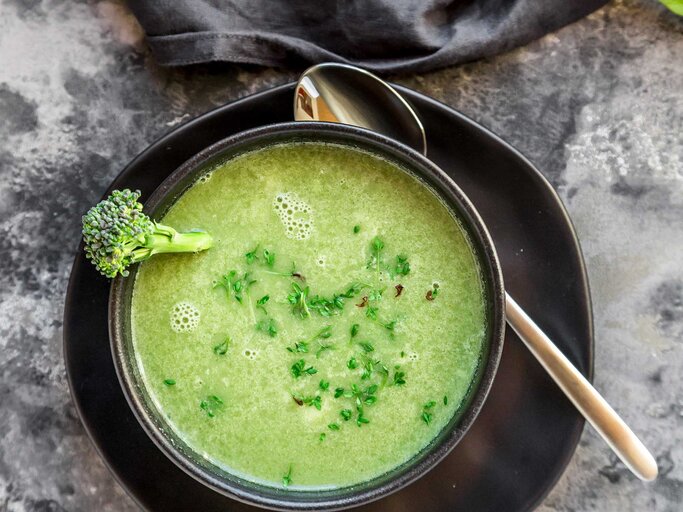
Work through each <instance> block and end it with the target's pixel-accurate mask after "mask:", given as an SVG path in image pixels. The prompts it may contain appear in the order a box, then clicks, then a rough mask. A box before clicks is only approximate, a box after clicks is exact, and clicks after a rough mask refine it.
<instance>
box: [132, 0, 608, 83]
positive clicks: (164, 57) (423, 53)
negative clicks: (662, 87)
mask: <svg viewBox="0 0 683 512" xmlns="http://www.w3.org/2000/svg"><path fill="white" fill-rule="evenodd" d="M605 3H607V2H606V0H578V1H575V0H479V1H477V0H459V1H458V0H451V1H449V0H317V1H311V0H130V1H129V5H130V7H131V9H132V10H133V12H134V13H135V15H136V16H137V18H138V20H139V21H140V23H141V24H142V26H143V28H144V29H145V31H146V33H147V41H148V42H149V45H150V47H151V49H152V52H153V53H154V55H155V57H156V59H157V60H158V61H159V62H160V63H161V64H163V65H168V66H179V65H186V64H196V63H202V62H212V61H224V62H240V63H251V64H260V65H265V66H278V67H283V66H289V67H298V68H300V67H303V66H306V65H309V64H313V63H317V62H322V61H337V62H347V63H352V64H357V65H360V66H363V67H365V68H368V69H371V70H374V71H377V72H392V73H397V72H414V71H427V70H430V69H435V68H439V67H443V66H448V65H451V64H456V63H459V62H466V61H471V60H475V59H478V58H481V57H487V56H490V55H494V54H497V53H501V52H504V51H506V50H510V49H511V48H514V47H516V46H520V45H523V44H526V43H528V42H529V41H532V40H534V39H536V38H538V37H540V36H542V35H544V34H546V33H548V32H551V31H553V30H556V29H558V28H559V27H562V26H563V25H566V24H568V23H571V22H573V21H575V20H577V19H579V18H581V17H582V16H585V15H586V14H588V13H590V12H592V11H594V10H595V9H597V8H598V7H600V6H602V5H603V4H605Z"/></svg>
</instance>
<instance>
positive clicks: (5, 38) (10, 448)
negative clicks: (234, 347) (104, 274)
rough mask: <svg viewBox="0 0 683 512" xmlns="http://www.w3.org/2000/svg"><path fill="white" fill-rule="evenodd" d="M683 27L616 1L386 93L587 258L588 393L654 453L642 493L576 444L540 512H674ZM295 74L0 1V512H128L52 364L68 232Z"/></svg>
mask: <svg viewBox="0 0 683 512" xmlns="http://www.w3.org/2000/svg"><path fill="white" fill-rule="evenodd" d="M682 32H683V19H681V18H677V17H675V16H674V15H672V14H671V13H669V12H667V11H666V10H665V9H664V8H662V7H661V6H660V5H659V4H658V3H657V2H655V1H653V0H648V1H640V2H616V3H613V4H610V5H608V6H607V7H605V8H603V9H602V10H600V11H598V12H596V13H595V14H593V15H591V16H590V17H588V18H586V19H584V20H581V21H579V22H577V23H575V24H573V25H571V26H569V27H566V28H564V29H562V30H560V31H559V32H557V33H554V34H551V35H548V36H547V37H545V38H543V39H542V40H540V41H537V42H535V43H533V44H531V45H529V46H527V47H525V48H522V49H519V50H516V51H513V52H511V53H507V54H505V55H501V56H499V57H496V58H492V59H489V60H486V61H481V62H476V63H472V64H467V65H463V66H459V67H456V68H450V69H445V70H441V71H437V72H434V73H430V74H425V75H421V76H408V77H398V78H396V80H397V81H399V82H400V83H403V84H405V85H408V86H410V87H413V88H415V89H417V90H420V91H422V92H424V93H427V94H430V95H432V96H434V97H436V98H437V99H439V100H442V101H444V102H446V103H448V104H449V105H452V106H454V107H455V108H457V109H459V110H461V111H462V112H464V113H465V114H466V115H468V116H470V117H472V118H473V119H475V120H477V121H479V122H480V123H482V124H484V125H485V126H487V127H489V128H491V129H492V130H493V131H495V132H496V133H498V134H499V135H501V136H502V137H503V138H505V139H507V140H508V141H509V142H511V143H512V144H513V145H515V146H516V147H517V148H519V149H520V150H521V151H522V152H523V153H525V154H526V155H527V156H528V157H529V158H530V159H531V160H532V161H533V162H534V163H535V164H536V165H537V166H538V167H539V168H540V169H541V171H542V172H543V173H544V174H545V175H546V176H547V177H548V179H549V180H550V181H551V182H552V183H553V185H554V186H555V187H556V188H557V189H558V190H559V191H560V193H561V196H562V198H563V200H564V201H565V204H566V205H567V208H568V209H569V212H570V214H571V216H572V218H573V221H574V223H575V225H576V229H577V231H578V234H579V237H580V239H581V241H582V245H583V251H584V254H585V257H586V263H587V267H588V273H589V277H590V282H591V286H592V294H593V304H594V310H595V333H596V340H597V343H596V354H595V358H596V359H595V383H596V386H597V387H598V389H599V390H600V391H602V392H603V393H604V394H605V396H606V398H607V399H608V401H610V402H611V403H612V404H613V405H614V406H615V408H616V409H617V410H619V411H621V412H622V414H623V416H624V417H625V419H626V420H627V422H628V423H629V424H631V425H632V426H633V428H634V429H635V430H636V432H638V433H639V434H640V435H641V436H642V438H643V440H644V441H645V443H646V445H647V446H648V447H650V448H651V449H652V450H653V452H654V453H655V454H656V456H657V459H658V461H659V464H660V469H661V473H660V475H661V476H660V477H659V479H658V480H657V481H655V482H654V483H651V484H644V483H641V482H639V481H638V480H637V479H635V478H634V477H633V476H631V475H630V474H629V472H628V471H627V470H626V469H625V468H624V466H623V465H622V464H621V463H620V462H618V461H617V460H616V458H615V457H614V456H613V455H611V453H610V451H609V449H608V448H607V447H606V446H605V444H604V443H603V442H602V441H601V440H600V439H599V438H598V437H597V435H596V434H595V433H594V432H593V431H592V430H591V429H590V428H587V429H586V430H585V432H584V434H583V437H582V440H581V443H580V445H579V447H578V450H577V452H576V455H575V456H574V458H573V460H572V462H571V464H570V465H569V468H568V470H567V472H566V473H565V475H564V476H563V477H562V478H561V480H560V481H559V483H558V484H557V486H556V487H555V489H554V490H553V491H552V492H551V493H550V495H549V496H548V497H547V499H546V500H545V502H544V503H543V504H542V505H541V506H540V508H539V510H540V511H542V512H551V511H555V512H569V511H572V512H583V511H616V510H639V511H640V510H649V511H655V512H664V511H671V512H673V511H678V510H680V507H681V503H682V502H683V388H682V385H681V372H682V371H683V353H682V350H683V264H682V263H681V261H682V255H683V137H681V133H680V130H681V124H682V123H681V121H682V120H683V61H681V55H683V38H681V33H682ZM294 76H295V71H293V70H290V71H281V70H280V71H276V70H269V69H259V68H254V67H239V66H232V65H218V66H211V67H208V66H199V67H194V68H192V69H185V70H169V69H162V68H160V67H158V66H157V65H155V63H154V61H153V60H152V58H151V56H150V55H149V53H148V51H147V50H146V48H145V45H144V42H143V38H142V34H141V31H140V29H139V27H138V25H137V23H136V22H135V20H134V18H133V17H132V16H131V15H130V13H129V12H128V10H127V9H126V7H125V6H124V5H123V3H122V2H120V1H118V0H117V1H100V2H96V1H90V2H78V1H74V0H0V141H2V142H0V255H1V256H2V257H0V270H1V271H0V511H1V512H9V511H12V512H19V511H64V510H68V511H91V510H101V511H129V510H135V508H136V507H135V505H134V503H133V502H132V500H131V499H130V498H128V497H127V495H126V494H125V492H124V491H123V490H122V489H121V488H120V487H119V486H118V484H117V483H116V482H115V481H114V479H113V478H112V477H111V475H110V474H109V473H108V471H107V470H106V468H105V467H104V465H103V463H102V462H101V461H100V459H99V458H98V456H97V454H96V453H95V450H94V449H93V447H92V445H91V444H90V442H89V440H88V438H87V437H86V435H85V432H84V430H83V428H82V427H81V425H80V423H79V421H78V419H77V417H76V413H75V410H74V407H73V405H72V404H71V401H70V397H69V393H68V389H67V384H66V378H65V373H64V364H63V361H62V352H61V327H62V322H61V318H62V310H63V303H64V295H65V291H66V282H67V278H68V274H69V270H70V266H71V262H72V260H73V256H74V251H75V248H76V246H77V243H78V239H79V220H80V215H82V213H83V212H84V211H85V210H86V209H87V208H88V207H89V206H90V205H91V204H93V203H94V202H96V201H97V200H98V198H99V197H100V195H101V193H102V192H103V190H104V189H105V187H106V186H107V184H108V183H109V182H110V181H111V180H112V179H113V178H114V176H116V174H117V173H118V172H119V171H120V170H121V168H122V167H123V166H124V164H125V163H126V162H128V161H129V160H130V159H131V158H133V157H134V156H135V155H136V154H137V153H138V152H139V151H141V150H142V149H144V148H145V146H147V145H148V144H149V143H150V142H152V141H153V140H154V139H156V138H157V137H159V136H160V135H162V134H163V133H165V132H166V131H168V130H170V129H171V128H172V127H174V126H176V125H177V124H179V123H181V122H183V121H185V120H187V119H189V118H191V117H193V116H196V115H198V114H201V113H202V112H205V111H206V110H208V109H210V108H212V107H215V106H217V105H221V104H223V103H225V102H228V101H230V100H233V99H236V98H238V97H241V96H245V95H247V94H250V93H253V92H255V91H258V90H262V89H265V88H267V87H270V86H272V85H276V84H280V83H284V82H286V81H289V80H291V79H292V78H293V77H294Z"/></svg>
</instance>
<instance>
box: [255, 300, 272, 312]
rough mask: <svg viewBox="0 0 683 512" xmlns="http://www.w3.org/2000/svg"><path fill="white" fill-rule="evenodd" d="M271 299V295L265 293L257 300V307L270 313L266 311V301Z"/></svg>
mask: <svg viewBox="0 0 683 512" xmlns="http://www.w3.org/2000/svg"><path fill="white" fill-rule="evenodd" d="M269 300H270V295H264V296H263V297H261V298H260V299H259V300H257V301H256V308H257V309H260V310H261V311H263V312H264V313H265V314H266V315H267V314H268V311H266V302H268V301H269Z"/></svg>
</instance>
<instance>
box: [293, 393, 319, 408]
mask: <svg viewBox="0 0 683 512" xmlns="http://www.w3.org/2000/svg"><path fill="white" fill-rule="evenodd" d="M292 399H293V400H294V401H295V402H296V403H297V405H304V404H306V405H308V406H313V407H315V408H316V409H318V410H320V409H321V408H322V403H323V398H322V397H321V396H320V395H316V396H307V397H303V396H301V395H292Z"/></svg>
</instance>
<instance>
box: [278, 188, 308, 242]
mask: <svg viewBox="0 0 683 512" xmlns="http://www.w3.org/2000/svg"><path fill="white" fill-rule="evenodd" d="M273 210H274V211H275V213H276V214H277V216H278V217H279V218H280V222H282V226H283V227H284V228H285V235H287V237H288V238H293V239H295V240H306V239H307V238H308V237H310V236H311V233H312V231H313V209H312V208H311V207H310V205H309V204H308V203H306V202H305V201H303V200H302V199H301V198H300V197H299V196H298V195H297V194H295V193H294V192H280V193H279V194H277V195H276V196H275V199H274V200H273Z"/></svg>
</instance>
